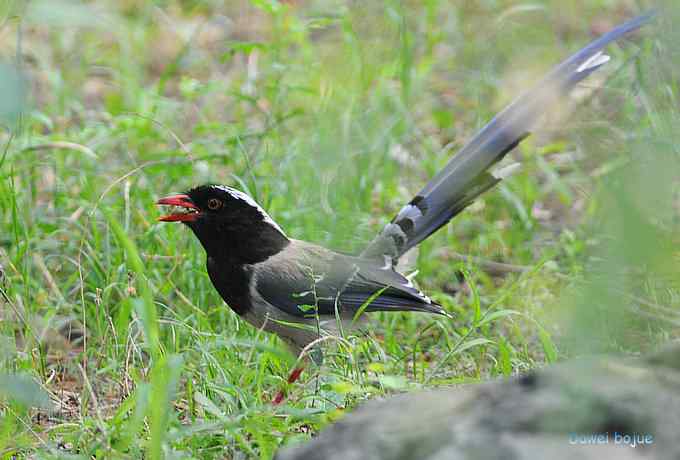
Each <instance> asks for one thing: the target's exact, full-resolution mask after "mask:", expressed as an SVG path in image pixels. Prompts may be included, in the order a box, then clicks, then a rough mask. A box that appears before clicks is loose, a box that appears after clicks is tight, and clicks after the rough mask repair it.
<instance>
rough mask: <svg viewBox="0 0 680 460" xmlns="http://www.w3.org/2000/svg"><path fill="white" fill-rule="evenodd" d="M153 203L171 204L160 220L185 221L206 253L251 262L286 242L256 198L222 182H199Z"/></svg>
mask: <svg viewBox="0 0 680 460" xmlns="http://www.w3.org/2000/svg"><path fill="white" fill-rule="evenodd" d="M156 204H159V205H164V206H173V207H174V208H173V209H172V212H171V213H170V214H166V215H164V216H162V217H160V218H159V220H160V221H162V222H182V223H183V224H186V225H187V226H188V227H189V228H191V230H193V232H194V234H195V235H196V236H197V237H198V239H199V240H200V241H201V244H202V245H203V247H204V248H205V250H206V252H207V253H208V255H209V256H213V257H235V258H237V259H239V260H240V261H242V262H244V263H254V262H256V261H257V259H262V260H264V259H266V258H267V257H269V256H270V255H272V254H276V253H277V252H278V251H280V250H281V249H283V247H285V246H286V245H287V244H288V241H289V240H288V238H287V237H286V234H285V233H284V232H283V230H282V229H281V227H279V226H278V224H277V223H276V222H274V220H273V219H272V218H271V217H270V216H269V214H267V212H266V211H265V210H264V209H262V207H261V206H260V205H259V204H257V202H256V201H255V200H253V199H252V198H251V197H250V196H248V195H247V194H245V193H243V192H241V191H239V190H236V189H234V188H231V187H226V186H224V185H201V186H199V187H196V188H193V189H191V190H189V191H188V192H186V193H182V194H178V195H172V196H168V197H165V198H161V199H160V200H158V201H157V203H156Z"/></svg>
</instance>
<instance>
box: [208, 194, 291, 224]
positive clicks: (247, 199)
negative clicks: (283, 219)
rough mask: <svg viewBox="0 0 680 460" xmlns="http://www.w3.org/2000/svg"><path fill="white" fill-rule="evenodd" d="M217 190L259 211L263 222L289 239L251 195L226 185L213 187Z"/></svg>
mask: <svg viewBox="0 0 680 460" xmlns="http://www.w3.org/2000/svg"><path fill="white" fill-rule="evenodd" d="M213 187H215V188H216V189H219V190H222V191H223V192H227V193H228V194H229V195H231V196H232V197H234V198H236V199H237V200H241V201H245V202H246V203H248V205H250V206H252V207H253V208H255V209H257V210H258V212H259V213H260V214H262V220H264V221H265V222H266V223H268V224H269V225H271V226H272V227H274V228H275V229H276V230H277V231H278V232H279V233H280V234H282V235H283V236H285V237H287V235H286V232H284V231H283V229H282V228H281V227H279V224H277V223H276V222H274V219H272V218H271V216H269V214H267V211H265V210H264V209H263V208H262V206H260V205H259V204H257V202H256V201H255V200H253V199H252V198H251V197H250V196H249V195H247V194H245V193H243V192H242V191H240V190H236V189H235V188H231V187H227V186H226V185H213Z"/></svg>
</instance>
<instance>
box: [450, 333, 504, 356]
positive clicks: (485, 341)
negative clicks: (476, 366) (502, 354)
mask: <svg viewBox="0 0 680 460" xmlns="http://www.w3.org/2000/svg"><path fill="white" fill-rule="evenodd" d="M489 343H494V341H493V340H489V339H485V338H484V337H478V338H476V339H472V340H468V341H467V342H463V343H462V344H461V345H460V346H458V347H456V349H455V350H454V351H453V353H452V354H454V355H456V354H460V353H462V352H464V351H465V350H469V349H470V348H474V347H478V346H480V345H486V344H489Z"/></svg>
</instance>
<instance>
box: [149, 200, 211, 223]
mask: <svg viewBox="0 0 680 460" xmlns="http://www.w3.org/2000/svg"><path fill="white" fill-rule="evenodd" d="M156 204H160V205H165V206H175V207H176V208H180V209H178V210H177V209H176V210H174V211H175V212H173V213H171V214H167V215H165V216H162V217H159V218H158V220H160V221H161V222H194V221H195V220H196V219H198V217H199V216H200V215H201V210H200V209H198V206H196V205H195V204H194V202H193V201H191V198H189V196H188V195H184V194H182V195H172V196H166V197H165V198H161V199H160V200H158V201H156Z"/></svg>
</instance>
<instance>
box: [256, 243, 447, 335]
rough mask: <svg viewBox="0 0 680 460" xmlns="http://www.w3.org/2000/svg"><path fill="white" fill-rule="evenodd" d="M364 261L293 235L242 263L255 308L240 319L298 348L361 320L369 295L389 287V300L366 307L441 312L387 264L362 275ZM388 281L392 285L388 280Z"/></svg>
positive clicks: (368, 308)
mask: <svg viewBox="0 0 680 460" xmlns="http://www.w3.org/2000/svg"><path fill="white" fill-rule="evenodd" d="M365 265H366V261H365V260H362V259H361V258H358V257H353V256H348V255H344V254H338V253H336V252H333V251H330V250H328V249H326V248H324V247H322V246H318V245H315V244H312V243H308V242H305V241H301V240H295V239H291V240H290V244H289V245H288V246H287V247H286V248H285V249H284V250H283V251H281V252H279V253H277V254H274V255H272V256H271V257H269V258H268V259H266V260H264V261H262V262H259V263H256V264H252V265H247V266H246V267H245V269H246V270H247V271H248V273H249V274H250V285H249V289H250V294H251V302H252V303H253V308H251V309H249V311H248V312H247V313H246V314H244V315H243V318H244V319H245V320H246V321H248V322H249V323H250V324H252V325H253V326H254V327H257V328H261V329H263V330H265V331H267V332H273V333H276V334H277V335H279V336H281V337H283V338H284V339H285V340H286V341H287V342H288V343H289V344H290V345H292V346H293V347H294V348H296V349H301V348H304V347H305V346H306V345H308V344H309V343H311V342H312V341H314V340H316V339H318V338H319V337H320V336H323V335H326V334H337V333H338V331H339V330H340V328H342V329H343V330H349V329H351V328H352V327H353V326H355V325H358V324H360V319H361V318H360V317H359V318H355V314H356V313H357V311H358V309H359V308H361V306H362V305H364V303H365V302H367V301H369V300H370V298H371V297H372V296H374V295H377V294H380V293H381V294H385V293H388V290H389V294H392V296H391V297H389V299H390V300H389V302H388V303H389V304H387V303H383V304H372V303H370V302H369V303H367V304H366V305H364V309H365V310H366V311H376V310H378V309H380V310H391V309H398V307H399V305H401V306H402V307H404V309H405V308H406V307H410V308H409V309H411V310H414V311H426V312H430V313H439V314H445V311H444V310H443V309H442V308H441V307H440V306H438V305H437V304H435V303H433V302H432V300H431V299H430V298H429V297H427V296H425V295H424V294H423V293H422V292H420V291H419V290H417V289H416V288H415V286H414V285H413V284H412V283H411V282H410V281H409V280H408V279H407V278H406V277H404V276H402V275H401V274H399V273H398V272H396V271H395V270H393V269H392V266H391V265H390V264H386V265H383V266H380V267H376V266H373V265H371V266H370V270H369V272H370V273H366V271H367V269H366V268H365ZM369 275H372V276H369ZM375 278H378V280H375ZM386 279H389V280H390V281H391V283H390V284H386V283H385V280H386ZM292 286H295V288H293V289H291V287H292ZM381 290H382V291H383V292H379V291H381ZM359 302H360V303H359ZM291 324H294V326H292V325H291Z"/></svg>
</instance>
